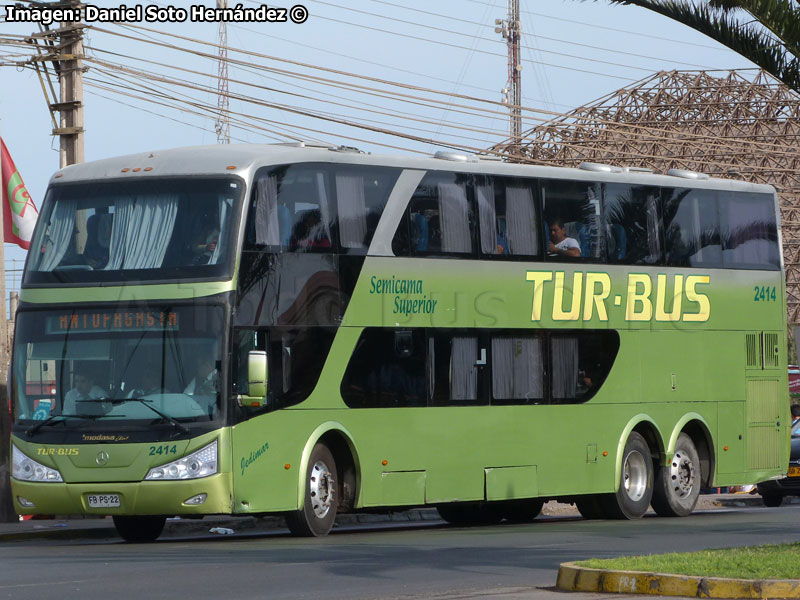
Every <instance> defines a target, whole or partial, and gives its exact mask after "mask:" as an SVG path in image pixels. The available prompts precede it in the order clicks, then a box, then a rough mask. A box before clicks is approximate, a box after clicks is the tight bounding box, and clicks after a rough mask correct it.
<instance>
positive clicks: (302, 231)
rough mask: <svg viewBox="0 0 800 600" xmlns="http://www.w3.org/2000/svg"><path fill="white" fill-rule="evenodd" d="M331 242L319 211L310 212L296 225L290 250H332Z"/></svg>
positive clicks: (290, 242)
mask: <svg viewBox="0 0 800 600" xmlns="http://www.w3.org/2000/svg"><path fill="white" fill-rule="evenodd" d="M330 247H331V240H330V237H329V236H328V234H327V232H326V231H325V226H324V224H323V223H322V215H321V214H320V211H318V210H309V211H306V213H305V214H303V215H302V217H301V219H300V220H299V221H298V222H297V223H295V226H294V229H293V230H292V238H291V240H290V241H289V249H290V250H293V251H294V250H299V249H303V248H330Z"/></svg>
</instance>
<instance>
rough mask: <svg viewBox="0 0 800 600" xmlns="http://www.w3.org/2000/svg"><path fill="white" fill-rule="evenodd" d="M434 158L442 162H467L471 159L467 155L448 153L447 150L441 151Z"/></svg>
mask: <svg viewBox="0 0 800 600" xmlns="http://www.w3.org/2000/svg"><path fill="white" fill-rule="evenodd" d="M433 158H439V159H441V160H451V161H453V162H467V161H468V160H469V157H468V156H467V155H466V154H459V153H458V152H448V151H446V150H439V151H438V152H437V153H436V154H434V155H433Z"/></svg>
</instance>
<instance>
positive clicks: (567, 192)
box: [542, 181, 604, 261]
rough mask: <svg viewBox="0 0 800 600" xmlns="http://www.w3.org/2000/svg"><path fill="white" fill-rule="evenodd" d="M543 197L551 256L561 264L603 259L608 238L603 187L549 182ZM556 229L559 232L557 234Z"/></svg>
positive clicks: (579, 183)
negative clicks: (602, 223)
mask: <svg viewBox="0 0 800 600" xmlns="http://www.w3.org/2000/svg"><path fill="white" fill-rule="evenodd" d="M542 197H543V201H544V211H545V222H546V226H547V240H546V241H547V249H548V255H550V256H552V257H553V258H556V259H557V260H563V259H569V258H582V259H584V260H593V261H597V260H598V259H602V253H601V245H602V239H603V237H604V236H600V185H599V184H596V183H585V182H579V181H547V182H545V183H544V184H543V186H542ZM554 227H557V228H558V231H557V232H556V233H555V234H554V233H553V228H554ZM562 231H563V233H562ZM551 244H552V246H551ZM573 248H577V249H578V253H577V254H575V253H574V252H572V251H571V249H573Z"/></svg>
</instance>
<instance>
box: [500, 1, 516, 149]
mask: <svg viewBox="0 0 800 600" xmlns="http://www.w3.org/2000/svg"><path fill="white" fill-rule="evenodd" d="M494 23H495V25H497V27H495V29H494V30H495V33H499V34H501V35H502V36H503V38H504V39H505V40H506V44H507V46H508V79H507V81H506V87H504V88H503V102H504V103H505V104H507V105H508V111H509V121H510V123H509V135H510V139H511V142H512V143H513V142H514V141H516V143H520V142H521V140H522V63H521V62H520V49H519V48H520V38H521V37H522V25H521V23H520V19H519V0H508V14H507V15H506V18H505V19H497V20H495V22H494Z"/></svg>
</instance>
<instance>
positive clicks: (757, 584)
mask: <svg viewBox="0 0 800 600" xmlns="http://www.w3.org/2000/svg"><path fill="white" fill-rule="evenodd" d="M556 587H557V588H558V589H559V590H564V591H571V592H609V593H614V594H651V595H657V596H691V597H693V598H800V580H797V579H727V578H724V577H699V576H691V575H670V574H665V573H646V572H642V571H607V570H605V569H590V568H588V567H579V566H577V565H576V564H575V563H563V564H562V565H561V566H560V568H559V569H558V579H557V581H556Z"/></svg>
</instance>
